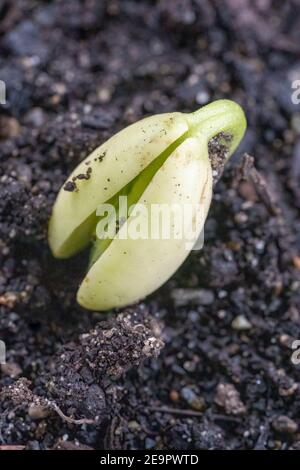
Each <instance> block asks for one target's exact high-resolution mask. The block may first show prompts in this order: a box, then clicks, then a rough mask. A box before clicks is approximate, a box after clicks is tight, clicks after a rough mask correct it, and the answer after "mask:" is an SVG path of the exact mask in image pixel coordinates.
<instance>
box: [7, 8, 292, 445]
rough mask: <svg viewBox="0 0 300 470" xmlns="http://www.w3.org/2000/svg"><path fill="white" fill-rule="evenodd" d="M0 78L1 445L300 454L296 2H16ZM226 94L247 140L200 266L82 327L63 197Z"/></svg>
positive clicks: (218, 203) (219, 192)
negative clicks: (93, 156)
mask: <svg viewBox="0 0 300 470" xmlns="http://www.w3.org/2000/svg"><path fill="white" fill-rule="evenodd" d="M0 79H1V80H3V81H5V83H6V85H7V104H6V105H2V106H0V140H1V142H0V165H1V167H0V256H1V263H0V339H1V340H3V341H5V342H6V346H7V364H5V365H2V366H1V375H0V384H1V387H2V391H1V408H2V415H1V418H0V446H1V445H2V446H4V445H6V446H10V445H14V446H21V447H20V448H23V446H25V448H27V449H52V448H63V449H73V448H78V447H79V448H96V449H103V448H105V449H112V448H118V449H145V448H146V449H155V448H156V449H266V448H267V449H296V448H298V449H299V448H300V426H299V425H300V414H299V413H300V365H298V366H297V365H294V364H293V363H292V362H291V356H292V352H293V350H292V348H291V346H292V343H293V341H294V340H300V293H299V286H300V218H299V211H300V191H299V179H300V105H295V104H293V103H292V101H291V94H292V88H291V84H292V81H293V80H295V79H298V80H299V79H300V2H299V0H293V1H292V0H290V1H285V2H282V1H275V0H274V1H271V0H255V1H250V0H223V1H222V2H218V1H216V0H215V1H214V0H211V1H208V0H172V1H169V0H162V1H154V0H153V1H150V0H149V1H138V0H136V1H133V0H132V1H129V0H109V1H104V0H103V1H99V0H98V1H96V0H86V1H79V0H73V1H72V2H70V1H67V0H63V1H58V0H57V1H53V2H46V1H43V2H38V1H34V0H28V1H21V0H15V1H14V2H12V1H10V0H0ZM221 97H222V98H223V97H227V98H230V99H234V100H236V101H238V102H239V103H241V104H242V106H243V107H244V108H245V111H246V114H247V118H248V121H249V128H248V132H247V135H246V137H245V139H244V141H243V144H242V145H241V147H240V148H239V150H238V152H237V153H236V155H235V156H234V157H233V158H232V159H231V162H230V164H229V165H228V166H227V168H226V170H225V172H224V174H223V177H222V179H221V180H220V181H219V183H218V184H217V186H216V188H215V196H214V201H213V205H212V207H211V211H210V214H209V218H208V221H207V224H206V231H205V238H206V242H205V246H204V249H203V250H202V251H200V252H196V253H193V254H191V256H190V257H189V259H188V260H187V261H186V263H185V264H184V266H183V267H182V268H181V269H180V270H179V271H178V273H177V274H176V275H175V276H174V277H173V278H172V279H171V280H170V281H169V282H168V283H167V285H165V286H164V287H163V288H161V289H160V290H159V291H158V292H156V293H155V294H154V295H152V296H151V298H149V299H147V300H146V301H145V303H144V304H143V305H140V306H138V307H134V308H133V309H130V310H128V311H125V312H123V313H122V314H121V316H119V317H117V316H116V312H111V313H109V314H107V315H104V314H99V313H90V312H86V311H84V310H83V309H81V308H80V307H79V306H78V305H76V302H75V293H76V290H77V286H78V283H79V281H80V279H81V278H82V275H83V273H84V270H85V268H86V265H87V262H88V254H81V255H79V256H77V257H75V258H73V259H70V260H67V261H59V260H55V259H53V257H52V256H51V254H50V251H49V248H48V246H47V242H46V230H47V221H48V218H49V215H50V212H51V206H52V203H53V201H54V199H55V196H56V194H57V191H58V189H59V188H60V186H61V184H62V183H63V182H64V181H65V179H66V177H67V176H68V175H69V172H70V171H71V170H72V169H73V168H74V166H75V165H76V164H77V163H78V162H79V161H80V160H81V159H82V158H83V157H85V156H86V155H87V154H88V152H89V151H91V150H92V149H94V148H95V147H96V146H97V145H98V144H100V143H101V142H103V141H104V140H105V139H106V138H107V137H108V136H110V135H112V134H113V133H114V132H116V131H117V130H118V129H120V128H122V127H124V126H125V125H127V124H129V123H131V122H134V121H136V120H137V119H139V118H141V117H143V116H145V115H148V114H152V113H160V112H166V111H173V110H174V111H175V110H178V111H192V110H194V109H196V108H197V107H199V106H200V105H203V104H205V103H207V102H209V101H212V100H214V99H217V98H221ZM244 152H247V153H248V154H250V155H253V156H254V162H253V158H252V157H250V156H249V155H248V156H244V157H243V156H242V155H243V154H244ZM69 189H70V188H69ZM179 289H180V290H179ZM103 319H104V320H105V321H104V323H100V324H99V321H102V320H103Z"/></svg>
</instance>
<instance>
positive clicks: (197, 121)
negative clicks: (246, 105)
mask: <svg viewBox="0 0 300 470" xmlns="http://www.w3.org/2000/svg"><path fill="white" fill-rule="evenodd" d="M187 120H188V124H189V128H190V135H192V136H197V137H200V138H201V137H203V138H204V139H205V140H206V142H207V143H208V141H209V140H210V139H212V138H213V137H215V136H216V135H217V134H219V133H221V132H223V133H227V134H230V135H231V137H232V140H231V143H230V149H229V156H230V155H232V153H233V152H234V151H235V149H236V148H237V146H238V144H239V142H240V141H241V139H242V137H243V135H244V133H245V130H246V126H247V122H246V118H245V114H244V112H243V110H242V108H241V107H240V106H239V105H238V104H237V103H235V102H233V101H230V100H218V101H215V102H213V103H211V104H208V105H207V106H204V107H203V108H201V109H200V110H198V111H195V112H194V113H191V114H188V115H187Z"/></svg>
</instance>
